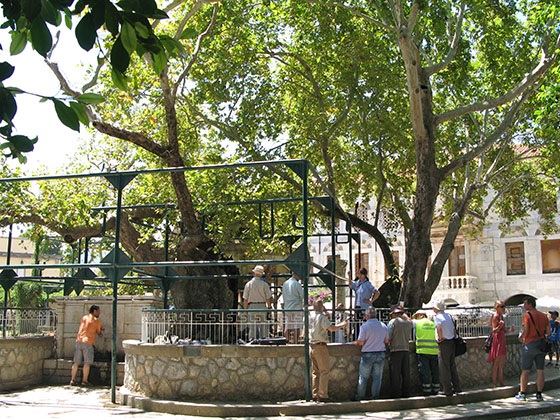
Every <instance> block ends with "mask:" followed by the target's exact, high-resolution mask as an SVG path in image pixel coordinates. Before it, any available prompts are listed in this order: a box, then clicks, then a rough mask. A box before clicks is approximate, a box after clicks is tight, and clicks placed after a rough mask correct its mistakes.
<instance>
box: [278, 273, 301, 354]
mask: <svg viewBox="0 0 560 420" xmlns="http://www.w3.org/2000/svg"><path fill="white" fill-rule="evenodd" d="M299 280H300V278H299V277H298V276H297V274H296V273H294V272H292V277H290V278H289V279H288V280H286V281H285V282H284V284H283V285H282V297H283V298H284V309H297V310H298V311H300V312H285V313H284V319H285V324H284V336H285V337H286V338H287V339H288V343H293V344H297V342H298V337H299V336H300V330H301V328H302V327H303V287H302V286H301V283H300V282H299ZM292 335H293V339H292Z"/></svg>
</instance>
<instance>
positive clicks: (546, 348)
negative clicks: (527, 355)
mask: <svg viewBox="0 0 560 420" xmlns="http://www.w3.org/2000/svg"><path fill="white" fill-rule="evenodd" d="M527 313H528V314H529V316H530V317H531V321H533V325H534V326H535V330H537V334H538V335H539V337H541V342H540V346H539V350H540V351H541V352H542V353H550V352H551V351H552V343H551V342H550V341H548V340H547V339H546V337H545V336H544V335H541V332H540V331H539V329H538V328H537V324H535V320H534V319H533V314H531V312H527Z"/></svg>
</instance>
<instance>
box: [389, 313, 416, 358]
mask: <svg viewBox="0 0 560 420" xmlns="http://www.w3.org/2000/svg"><path fill="white" fill-rule="evenodd" d="M387 328H388V329H389V349H390V350H391V351H408V350H409V348H410V346H409V341H410V339H411V338H412V322H410V321H409V320H407V319H406V318H403V317H402V316H397V317H395V318H393V319H392V320H391V321H390V322H389V325H388V327H387Z"/></svg>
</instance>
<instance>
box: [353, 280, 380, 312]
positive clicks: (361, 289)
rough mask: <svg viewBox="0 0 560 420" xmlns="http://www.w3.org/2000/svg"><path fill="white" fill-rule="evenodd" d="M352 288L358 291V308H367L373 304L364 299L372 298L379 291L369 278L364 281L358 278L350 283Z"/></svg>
mask: <svg viewBox="0 0 560 420" xmlns="http://www.w3.org/2000/svg"><path fill="white" fill-rule="evenodd" d="M350 288H351V289H352V290H353V291H354V292H356V308H361V309H366V308H369V307H370V306H371V303H368V302H364V300H369V299H371V298H372V297H373V295H374V294H375V293H376V292H377V288H376V287H375V286H374V285H373V284H371V282H370V281H369V280H368V279H365V280H364V281H360V279H358V280H356V281H354V282H353V283H352V284H351V285H350Z"/></svg>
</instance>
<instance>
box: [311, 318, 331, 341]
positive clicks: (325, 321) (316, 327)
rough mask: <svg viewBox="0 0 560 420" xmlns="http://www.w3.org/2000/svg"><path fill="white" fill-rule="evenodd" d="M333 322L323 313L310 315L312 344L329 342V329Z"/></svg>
mask: <svg viewBox="0 0 560 420" xmlns="http://www.w3.org/2000/svg"><path fill="white" fill-rule="evenodd" d="M330 326H331V321H330V320H329V318H327V316H326V315H325V314H324V313H322V312H311V313H310V314H309V342H310V343H311V344H317V343H326V342H328V341H329V327H330Z"/></svg>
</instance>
